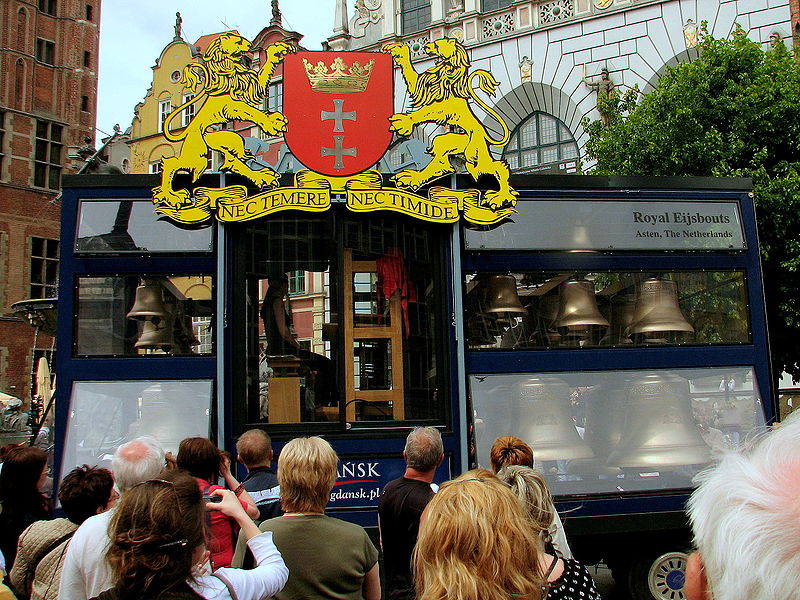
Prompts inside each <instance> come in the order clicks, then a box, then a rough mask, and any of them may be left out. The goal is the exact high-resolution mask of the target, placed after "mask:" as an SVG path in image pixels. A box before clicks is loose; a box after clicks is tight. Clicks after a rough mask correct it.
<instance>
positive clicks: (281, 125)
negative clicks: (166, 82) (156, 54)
mask: <svg viewBox="0 0 800 600" xmlns="http://www.w3.org/2000/svg"><path fill="white" fill-rule="evenodd" d="M249 50H250V42H249V41H247V40H246V39H245V38H243V37H242V36H240V35H236V34H233V33H224V34H222V35H220V36H219V37H218V38H216V39H215V40H214V41H213V42H211V44H210V45H209V46H208V49H207V50H206V52H205V55H204V56H203V62H202V63H192V64H189V65H187V66H186V67H184V69H183V77H182V78H181V83H183V84H184V85H185V86H186V87H187V88H188V89H189V90H191V91H192V92H197V90H198V89H200V88H202V91H201V92H200V93H197V94H196V95H195V96H194V98H192V99H190V100H189V101H187V102H185V103H184V104H182V105H181V106H179V107H178V108H176V109H175V110H174V111H172V113H170V115H169V116H168V117H167V118H166V119H165V120H164V127H163V133H164V137H166V138H167V139H168V140H169V141H171V142H179V141H181V140H183V144H182V145H181V149H180V153H179V154H178V155H177V156H175V157H173V158H165V159H164V161H163V171H162V173H161V186H160V187H156V188H154V189H153V202H154V203H156V204H165V205H167V206H168V207H170V208H177V207H180V206H184V205H188V204H190V203H191V200H190V197H189V192H188V191H187V190H175V189H173V187H172V184H173V180H174V178H175V174H176V173H177V172H178V171H188V172H189V173H190V175H191V177H192V181H197V179H198V178H199V177H200V175H202V174H203V172H204V171H205V170H206V166H207V164H208V158H207V154H208V150H209V149H211V150H216V151H218V152H220V153H221V154H222V157H223V159H224V160H223V163H222V165H221V167H220V168H221V169H222V170H223V171H230V172H232V173H238V174H239V175H243V176H244V177H247V178H248V179H249V180H250V181H252V182H253V183H255V184H256V185H258V186H259V187H260V188H270V187H275V186H276V185H277V182H278V175H277V174H276V173H275V171H273V170H272V169H270V168H269V167H267V168H264V169H261V170H259V171H256V170H253V169H251V168H250V167H248V166H247V164H246V162H245V161H247V160H248V159H250V158H253V155H252V154H251V153H249V152H248V151H246V150H245V148H244V140H243V139H242V137H241V136H240V135H239V134H237V133H235V132H233V131H221V130H218V128H217V126H218V125H222V124H225V123H227V122H228V121H231V120H234V119H238V120H242V121H252V122H253V123H255V124H256V125H258V127H260V128H261V129H262V130H263V131H264V133H266V134H268V135H275V134H278V133H280V132H282V131H285V130H286V118H285V117H284V116H283V115H282V114H281V113H279V112H274V113H264V112H262V111H261V110H259V109H258V108H257V107H258V106H260V105H261V102H262V98H263V96H264V90H265V89H266V88H267V86H268V84H269V80H270V77H271V76H272V72H273V71H274V70H275V66H276V65H277V64H278V63H280V62H281V60H283V57H284V55H286V54H287V53H289V52H292V51H293V50H292V47H291V46H290V45H289V44H286V43H284V42H277V43H274V44H272V45H270V46H269V47H268V48H267V50H266V54H267V56H266V60H265V61H264V65H263V66H262V67H261V69H260V70H259V72H258V73H256V72H255V71H254V70H253V69H251V68H250V67H248V66H247V65H246V64H245V53H246V52H248V51H249ZM201 100H203V101H204V102H203V104H202V106H200V108H199V110H197V113H196V114H195V116H194V117H193V118H192V120H191V121H190V122H189V124H188V125H187V126H186V129H184V130H183V131H182V132H181V133H179V134H177V135H175V134H173V133H171V132H170V126H171V124H172V121H173V120H174V119H175V117H176V116H177V115H179V114H182V112H183V111H184V110H185V109H186V108H187V107H188V106H190V105H192V104H196V103H199V102H200V101H201ZM156 212H158V209H156Z"/></svg>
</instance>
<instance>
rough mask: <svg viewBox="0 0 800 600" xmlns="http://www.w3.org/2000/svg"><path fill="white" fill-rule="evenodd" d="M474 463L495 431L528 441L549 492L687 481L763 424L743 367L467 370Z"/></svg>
mask: <svg viewBox="0 0 800 600" xmlns="http://www.w3.org/2000/svg"><path fill="white" fill-rule="evenodd" d="M469 387H470V396H471V400H472V409H473V411H474V415H475V417H474V418H475V421H474V424H475V446H476V449H477V450H476V451H477V461H478V464H479V465H480V466H483V467H488V465H489V460H488V459H489V450H490V448H491V446H492V444H493V442H494V440H495V439H496V438H497V437H499V436H502V435H514V436H516V437H519V438H520V439H522V440H523V441H525V442H526V443H528V444H529V445H530V446H531V448H532V449H533V453H534V457H535V461H536V463H535V467H536V468H537V469H539V470H540V471H541V472H542V473H543V474H544V475H545V476H546V477H547V479H548V482H549V484H550V489H551V490H552V492H553V494H555V495H569V494H594V493H614V494H619V493H624V492H637V491H650V490H668V489H676V488H688V487H691V485H692V483H691V482H692V477H693V476H694V475H696V474H697V473H698V472H699V471H700V470H701V469H702V468H703V467H704V466H705V465H707V464H708V463H710V462H711V461H712V460H713V459H714V457H715V456H717V455H719V454H720V453H721V452H723V451H725V450H727V449H732V448H736V447H738V446H740V445H741V444H742V443H744V442H745V441H746V440H747V439H749V438H750V437H751V435H752V434H753V433H755V432H756V431H758V430H762V429H763V428H764V423H765V414H764V406H763V404H762V399H761V394H760V393H759V388H758V384H757V382H756V380H755V377H754V373H753V369H752V368H750V367H715V368H698V369H675V370H666V369H660V370H646V371H645V370H641V371H601V372H580V371H577V372H567V373H531V374H514V375H480V376H478V375H472V376H470V378H469Z"/></svg>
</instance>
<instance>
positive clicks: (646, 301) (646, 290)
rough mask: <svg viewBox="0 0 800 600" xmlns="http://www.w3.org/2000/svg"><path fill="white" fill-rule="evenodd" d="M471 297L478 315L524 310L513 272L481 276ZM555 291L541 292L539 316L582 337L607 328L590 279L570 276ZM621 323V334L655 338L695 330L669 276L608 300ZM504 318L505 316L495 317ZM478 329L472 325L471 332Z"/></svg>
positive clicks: (522, 313)
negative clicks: (614, 300)
mask: <svg viewBox="0 0 800 600" xmlns="http://www.w3.org/2000/svg"><path fill="white" fill-rule="evenodd" d="M472 293H473V294H474V296H475V298H474V300H475V302H476V303H477V306H478V310H479V311H480V313H481V314H482V315H489V316H492V317H494V318H498V317H497V316H498V315H502V316H505V315H514V316H522V317H524V316H527V315H528V309H527V308H526V307H525V306H523V305H522V302H521V301H520V298H519V295H518V294H517V286H516V279H515V278H514V277H513V276H511V275H490V276H488V277H485V278H483V279H481V280H480V281H479V282H478V284H477V285H476V287H475V288H474V289H473V291H472ZM555 298H556V297H555V296H544V297H542V298H540V305H539V316H540V318H542V319H543V320H544V321H545V322H546V323H547V325H548V326H550V327H553V328H555V330H556V331H557V332H558V334H559V335H561V336H563V337H585V336H588V335H589V334H590V332H591V330H592V329H593V328H607V327H609V326H610V323H609V321H608V319H607V318H606V317H605V316H603V314H602V313H601V312H600V310H599V308H598V306H597V298H596V296H595V291H594V284H593V283H592V282H591V281H586V280H579V279H570V280H568V281H565V282H564V283H562V284H561V285H560V286H559V288H558V303H557V306H554V305H553V304H554V300H555ZM612 311H613V314H611V315H610V316H611V317H612V320H614V321H616V323H617V324H618V325H617V327H618V328H619V329H620V338H623V339H624V338H628V337H637V338H642V339H643V341H656V340H658V337H659V336H661V335H663V334H668V333H694V327H692V325H691V324H690V323H689V322H688V321H687V320H686V317H684V315H683V313H682V312H681V310H680V307H679V305H678V290H677V286H676V284H675V282H674V281H673V280H671V279H659V278H649V279H646V280H644V281H643V282H642V283H641V284H640V285H639V287H638V290H637V294H636V296H635V300H634V299H628V301H626V302H625V303H623V304H616V305H612ZM499 318H503V317H499ZM476 331H477V330H476V329H475V328H474V327H473V333H475V332H476Z"/></svg>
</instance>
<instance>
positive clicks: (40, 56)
mask: <svg viewBox="0 0 800 600" xmlns="http://www.w3.org/2000/svg"><path fill="white" fill-rule="evenodd" d="M55 53H56V45H55V43H53V42H51V41H50V40H43V39H42V38H36V60H38V61H41V62H43V63H45V64H47V65H52V64H54V63H53V59H54V57H55Z"/></svg>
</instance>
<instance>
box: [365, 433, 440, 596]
mask: <svg viewBox="0 0 800 600" xmlns="http://www.w3.org/2000/svg"><path fill="white" fill-rule="evenodd" d="M403 458H404V459H405V461H406V471H405V473H404V474H403V476H402V477H400V478H398V479H395V480H393V481H390V482H389V483H387V484H386V487H385V488H383V493H382V494H381V499H380V503H379V504H378V527H379V529H380V534H381V547H382V548H383V566H384V570H385V573H386V593H387V596H386V597H387V598H388V599H389V600H400V599H412V598H414V581H413V578H412V576H411V552H412V551H413V550H414V545H415V544H416V543H417V534H418V532H419V518H420V516H422V511H423V510H425V507H426V506H427V505H428V502H429V501H430V499H431V498H432V497H433V493H434V492H433V488H432V487H431V483H432V482H433V477H434V475H435V473H436V468H437V467H438V466H439V465H440V464H442V460H443V459H444V449H443V447H442V436H441V434H440V433H439V430H438V429H435V428H433V427H415V428H414V429H413V430H412V431H411V433H409V434H408V438H406V447H405V450H403Z"/></svg>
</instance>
